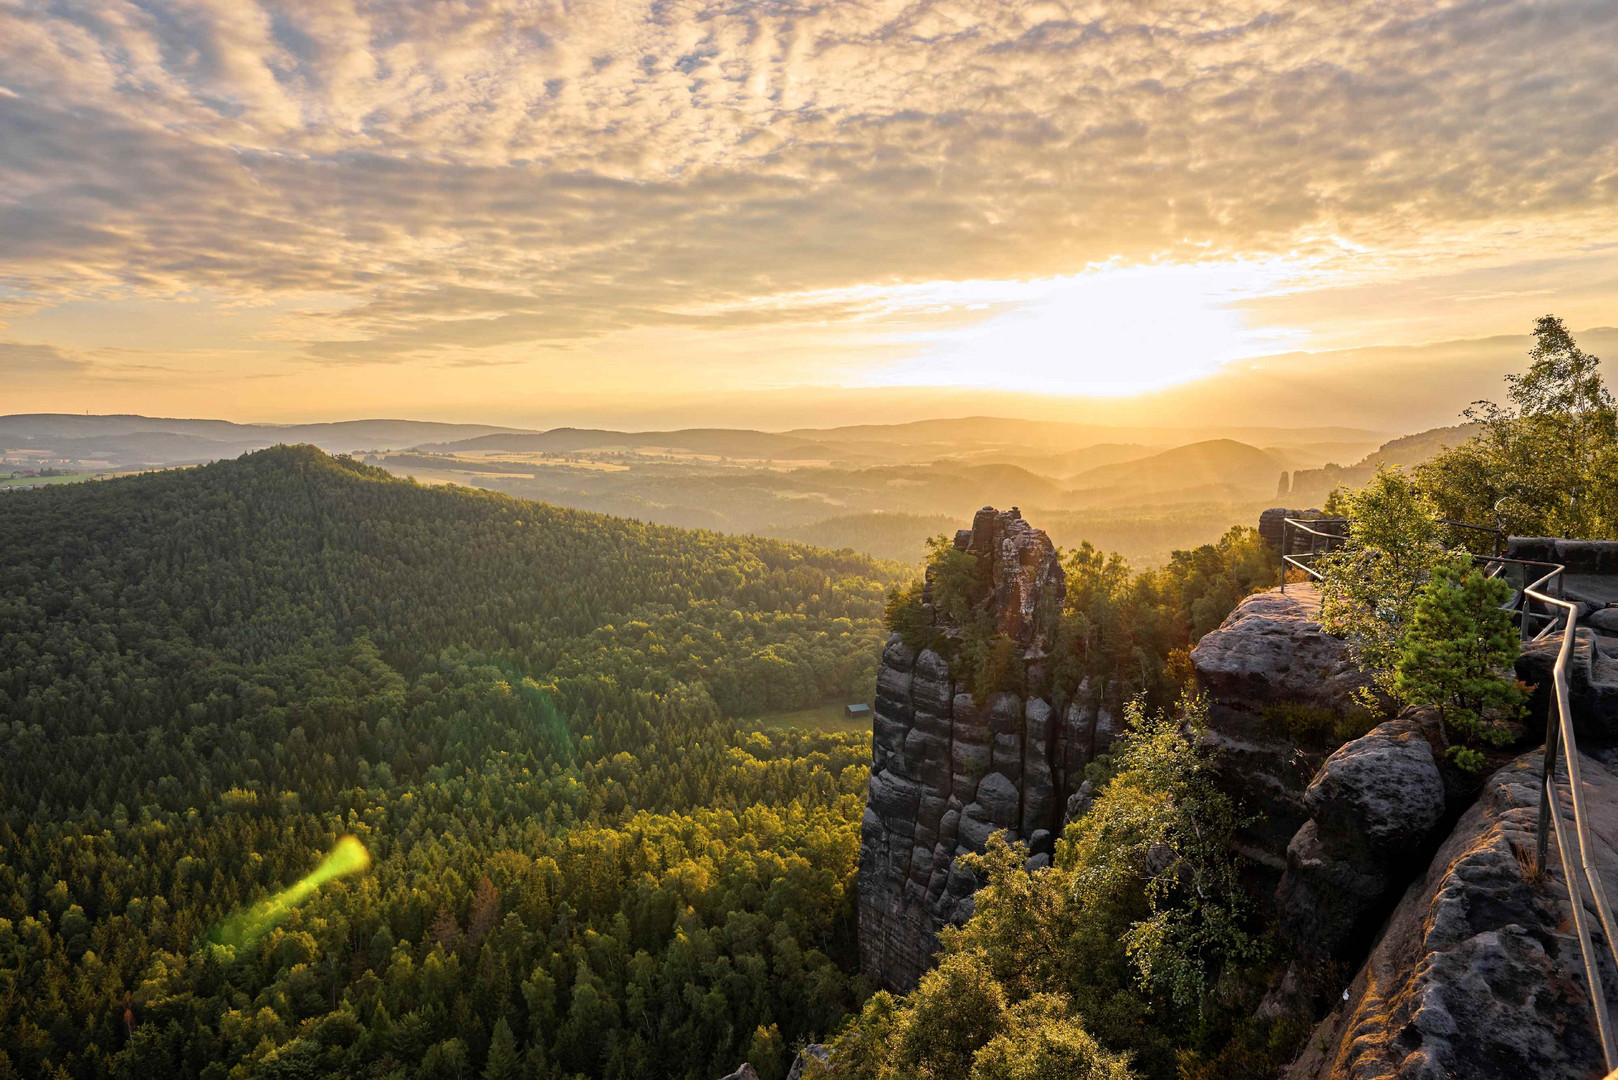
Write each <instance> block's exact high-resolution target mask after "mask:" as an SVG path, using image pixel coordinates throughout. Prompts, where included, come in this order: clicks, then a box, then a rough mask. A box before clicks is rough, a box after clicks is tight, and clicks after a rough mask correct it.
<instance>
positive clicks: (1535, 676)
mask: <svg viewBox="0 0 1618 1080" xmlns="http://www.w3.org/2000/svg"><path fill="white" fill-rule="evenodd" d="M1608 610H1612V609H1608ZM1601 614H1603V615H1605V614H1606V611H1603V612H1602V613H1601ZM1611 640H1612V639H1609V638H1605V637H1603V636H1598V634H1597V633H1596V631H1595V630H1593V629H1590V628H1586V627H1582V626H1581V627H1579V628H1578V629H1576V630H1575V631H1574V646H1573V655H1571V656H1569V657H1568V665H1567V683H1568V699H1569V703H1570V704H1571V705H1572V707H1573V730H1574V734H1575V735H1576V736H1577V737H1578V738H1579V739H1581V740H1583V739H1597V740H1601V741H1604V742H1605V741H1612V740H1618V656H1615V655H1609V654H1608V651H1607V650H1606V649H1604V648H1603V645H1604V644H1606V643H1607V642H1609V641H1611ZM1561 648H1562V635H1561V633H1560V631H1558V632H1557V633H1555V634H1552V635H1551V636H1550V637H1548V638H1545V639H1544V640H1543V641H1535V642H1531V643H1530V644H1527V645H1524V646H1523V651H1522V655H1520V656H1518V657H1517V678H1519V679H1521V680H1522V681H1523V682H1525V683H1528V684H1529V685H1530V686H1533V687H1534V693H1533V695H1532V697H1530V699H1529V702H1528V715H1529V716H1530V718H1531V721H1530V722H1531V724H1532V725H1533V726H1534V728H1535V729H1536V730H1538V731H1543V730H1544V727H1545V719H1546V717H1547V715H1549V712H1550V708H1551V689H1552V687H1553V686H1554V685H1555V682H1554V677H1553V673H1554V671H1555V668H1556V655H1557V653H1558V652H1560V651H1561Z"/></svg>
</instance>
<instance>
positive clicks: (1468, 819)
mask: <svg viewBox="0 0 1618 1080" xmlns="http://www.w3.org/2000/svg"><path fill="white" fill-rule="evenodd" d="M1540 762H1541V754H1540V752H1539V751H1533V752H1530V753H1528V754H1525V755H1523V756H1522V757H1521V758H1519V759H1517V760H1516V761H1515V762H1514V763H1512V764H1511V765H1509V766H1507V767H1506V768H1503V769H1501V770H1499V771H1498V772H1496V773H1495V774H1494V775H1492V776H1491V777H1490V778H1489V779H1488V781H1487V782H1486V784H1485V785H1484V790H1483V793H1482V795H1481V796H1480V798H1479V799H1478V800H1477V802H1476V804H1475V805H1473V806H1472V808H1471V809H1469V810H1468V811H1467V812H1466V813H1465V814H1464V815H1463V816H1462V818H1461V820H1460V822H1459V823H1458V824H1457V825H1456V827H1455V829H1454V831H1453V832H1452V833H1451V834H1450V836H1449V838H1448V839H1447V840H1446V841H1444V843H1443V845H1442V846H1441V847H1440V849H1439V850H1438V853H1437V855H1436V856H1435V857H1434V858H1433V860H1432V863H1431V866H1430V868H1429V869H1428V870H1427V872H1426V873H1425V874H1424V875H1423V876H1422V877H1420V878H1419V879H1418V880H1416V881H1415V882H1414V883H1412V884H1411V886H1410V888H1409V890H1408V891H1407V892H1406V893H1405V894H1404V898H1403V899H1402V900H1401V901H1400V902H1399V904H1398V907H1397V908H1396V910H1395V911H1394V912H1393V915H1392V917H1391V919H1390V920H1389V921H1388V923H1387V926H1386V927H1385V928H1384V929H1383V931H1382V934H1381V936H1380V938H1379V939H1378V940H1377V943H1376V946H1375V948H1374V949H1373V950H1372V952H1371V954H1370V957H1369V959H1368V960H1367V961H1366V963H1365V965H1364V967H1363V968H1362V969H1361V970H1360V972H1359V974H1358V975H1357V976H1356V977H1355V979H1354V980H1353V983H1352V984H1351V985H1350V986H1349V988H1348V990H1347V991H1346V992H1345V995H1344V1000H1343V1002H1342V1004H1341V1005H1340V1006H1339V1007H1338V1008H1337V1009H1336V1011H1334V1012H1333V1013H1332V1014H1331V1015H1330V1016H1328V1017H1327V1018H1326V1019H1325V1020H1324V1021H1322V1023H1321V1024H1320V1025H1319V1027H1318V1028H1317V1029H1316V1031H1315V1032H1314V1034H1313V1035H1312V1036H1311V1038H1310V1039H1309V1041H1308V1043H1307V1045H1306V1047H1305V1049H1304V1052H1303V1054H1302V1056H1301V1057H1300V1058H1299V1059H1298V1060H1297V1061H1296V1062H1295V1063H1294V1064H1293V1066H1292V1067H1291V1069H1290V1070H1289V1071H1288V1072H1287V1074H1286V1075H1287V1077H1288V1080H1328V1078H1330V1080H1336V1078H1338V1077H1353V1078H1354V1080H1384V1078H1386V1080H1393V1078H1395V1077H1397V1078H1405V1077H1410V1078H1425V1077H1445V1076H1455V1077H1462V1076H1464V1077H1468V1078H1475V1080H1507V1078H1511V1080H1519V1078H1523V1077H1534V1078H1536V1080H1548V1078H1563V1077H1565V1078H1568V1080H1573V1078H1581V1080H1582V1078H1585V1077H1599V1076H1601V1075H1603V1073H1604V1071H1605V1070H1604V1068H1603V1066H1602V1059H1601V1049H1600V1045H1599V1043H1598V1042H1597V1039H1596V1035H1595V1031H1594V1027H1593V1023H1592V1021H1591V1018H1590V1016H1591V1013H1590V1008H1589V1004H1588V999H1587V997H1586V994H1587V991H1586V989H1585V983H1584V978H1583V974H1582V967H1581V960H1580V951H1579V946H1578V943H1577V940H1576V939H1575V938H1574V936H1573V931H1572V924H1571V913H1570V910H1569V907H1568V903H1569V901H1568V896H1567V891H1566V889H1565V883H1564V882H1563V881H1562V880H1561V871H1560V867H1559V864H1558V862H1557V856H1556V854H1555V845H1554V841H1552V848H1551V856H1550V860H1549V861H1550V863H1551V866H1552V868H1553V872H1551V873H1549V874H1546V875H1545V876H1544V877H1543V878H1541V879H1540V880H1539V881H1537V882H1532V883H1531V882H1530V881H1528V880H1525V873H1524V868H1523V861H1524V859H1525V857H1526V854H1527V853H1528V852H1531V851H1532V850H1533V846H1534V830H1535V824H1536V815H1537V809H1538V804H1539V789H1538V785H1537V778H1538V770H1539V767H1540ZM1581 767H1582V769H1583V772H1584V777H1585V788H1584V794H1585V799H1586V800H1587V802H1588V805H1589V808H1590V810H1591V812H1592V817H1593V818H1594V819H1595V821H1594V822H1593V828H1592V833H1593V836H1594V839H1595V843H1596V845H1597V847H1598V848H1599V849H1600V850H1599V853H1598V854H1599V859H1598V862H1599V864H1600V865H1601V866H1602V867H1604V868H1611V869H1610V870H1609V871H1608V872H1609V873H1611V872H1612V871H1613V870H1618V848H1615V847H1614V837H1618V775H1615V774H1614V773H1613V772H1612V771H1611V770H1609V769H1608V768H1607V767H1605V766H1603V765H1601V764H1600V763H1599V762H1598V761H1596V760H1595V759H1593V758H1590V757H1584V758H1583V759H1582V766H1581ZM1563 807H1564V814H1565V816H1566V817H1568V819H1569V824H1570V826H1571V811H1570V810H1568V808H1567V806H1566V801H1565V798H1564V803H1563ZM1607 888H1608V890H1609V892H1611V891H1614V890H1618V874H1614V875H1613V876H1610V877H1609V878H1608V880H1607ZM1602 974H1603V979H1604V981H1605V984H1606V987H1607V991H1608V998H1609V1002H1610V1004H1611V1007H1613V1008H1615V1009H1618V972H1613V971H1612V970H1610V968H1604V970H1603V972H1602Z"/></svg>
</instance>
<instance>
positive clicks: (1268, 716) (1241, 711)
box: [1191, 585, 1368, 898]
mask: <svg viewBox="0 0 1618 1080" xmlns="http://www.w3.org/2000/svg"><path fill="white" fill-rule="evenodd" d="M1319 610H1320V594H1319V592H1318V591H1317V590H1315V589H1314V588H1313V587H1312V586H1307V585H1289V586H1287V591H1286V592H1285V593H1284V594H1283V593H1281V592H1279V591H1278V590H1271V591H1269V592H1263V593H1255V594H1254V595H1252V596H1249V597H1247V598H1246V599H1245V600H1243V601H1242V602H1241V603H1240V604H1238V605H1237V606H1236V609H1235V610H1234V611H1232V612H1231V613H1230V615H1229V616H1228V617H1227V618H1226V619H1225V621H1224V622H1223V623H1222V624H1221V625H1220V626H1219V628H1218V629H1216V630H1214V631H1213V632H1211V633H1209V634H1207V635H1205V636H1204V637H1203V639H1202V640H1201V641H1200V642H1198V643H1197V647H1196V648H1195V649H1193V650H1191V663H1192V665H1193V666H1194V667H1195V669H1196V673H1197V680H1198V682H1199V683H1200V684H1201V685H1202V687H1203V689H1205V690H1206V691H1207V692H1208V695H1209V712H1208V730H1207V731H1206V732H1204V733H1203V735H1202V739H1201V747H1202V749H1203V750H1204V751H1205V752H1207V753H1208V754H1209V755H1210V759H1211V761H1212V763H1213V765H1214V768H1215V771H1216V774H1217V776H1218V778H1219V782H1220V786H1221V787H1222V788H1224V789H1225V790H1226V791H1228V792H1230V793H1231V794H1232V795H1234V796H1236V797H1237V798H1238V799H1239V800H1240V801H1241V802H1242V803H1243V805H1244V806H1245V807H1246V808H1247V810H1248V812H1249V813H1256V814H1261V815H1262V818H1261V820H1260V821H1258V822H1256V823H1255V824H1254V825H1252V826H1251V827H1249V828H1248V829H1247V830H1246V831H1245V832H1244V834H1243V836H1242V843H1243V850H1242V854H1243V855H1245V856H1246V857H1247V859H1248V860H1249V862H1250V864H1251V866H1252V868H1253V872H1254V874H1255V876H1256V884H1255V892H1257V893H1258V894H1259V895H1260V897H1261V898H1262V897H1264V896H1266V895H1267V894H1268V893H1269V892H1270V891H1271V890H1273V889H1274V886H1275V885H1276V883H1277V881H1278V880H1279V878H1280V875H1281V873H1282V871H1283V870H1285V868H1286V852H1287V847H1288V844H1289V843H1290V842H1291V840H1292V837H1293V835H1294V834H1296V833H1297V831H1298V829H1300V828H1301V827H1302V826H1303V824H1304V822H1305V821H1306V820H1308V817H1309V812H1308V808H1307V806H1306V805H1305V803H1304V789H1305V786H1306V785H1307V784H1308V783H1309V781H1310V779H1311V777H1312V776H1313V775H1314V772H1315V768H1316V766H1318V764H1319V763H1320V760H1321V759H1323V758H1324V757H1325V755H1326V754H1328V753H1330V752H1331V750H1333V749H1334V748H1335V745H1336V744H1335V743H1333V742H1331V741H1330V740H1329V738H1326V739H1323V740H1321V741H1317V742H1311V741H1310V738H1309V737H1308V736H1307V734H1306V735H1305V736H1304V737H1303V738H1302V739H1301V740H1300V736H1299V735H1298V734H1297V733H1296V732H1295V731H1289V730H1287V728H1286V725H1285V724H1284V723H1282V722H1281V720H1280V719H1279V718H1278V711H1281V710H1289V711H1290V715H1291V716H1294V717H1296V716H1299V715H1302V716H1304V717H1305V718H1306V719H1310V720H1313V721H1314V722H1315V726H1319V727H1324V728H1326V729H1330V728H1331V727H1332V721H1334V720H1338V719H1341V718H1342V717H1343V716H1345V715H1346V714H1347V713H1348V712H1349V711H1350V710H1352V709H1353V708H1354V707H1355V705H1354V692H1355V691H1356V690H1357V689H1359V688H1360V687H1362V686H1366V685H1368V680H1367V679H1366V677H1365V676H1364V675H1363V674H1362V673H1361V672H1360V670H1359V669H1358V668H1357V667H1356V666H1355V664H1354V661H1353V659H1352V658H1351V657H1350V656H1349V652H1348V647H1347V645H1345V644H1344V643H1343V642H1342V641H1341V640H1340V639H1338V638H1335V637H1332V636H1331V635H1329V634H1327V633H1325V632H1324V631H1323V630H1322V629H1321V627H1320V622H1319ZM1294 726H1295V725H1294Z"/></svg>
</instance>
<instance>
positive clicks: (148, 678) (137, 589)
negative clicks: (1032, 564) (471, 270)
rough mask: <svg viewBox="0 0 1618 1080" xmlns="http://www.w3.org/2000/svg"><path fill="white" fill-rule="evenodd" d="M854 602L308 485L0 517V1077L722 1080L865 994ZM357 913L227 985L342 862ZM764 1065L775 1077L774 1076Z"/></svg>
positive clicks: (874, 581)
mask: <svg viewBox="0 0 1618 1080" xmlns="http://www.w3.org/2000/svg"><path fill="white" fill-rule="evenodd" d="M888 584H890V582H889V578H888V572H887V571H886V570H885V569H884V567H883V566H881V565H879V564H875V563H872V562H871V561H869V560H867V559H863V558H858V557H851V556H838V555H832V554H829V553H827V552H823V551H817V550H815V549H812V548H806V547H801V546H796V545H788V544H783V543H778V542H774V541H765V540H751V539H734V538H723V537H719V536H717V535H713V534H705V533H695V532H686V531H681V530H676V529H670V528H662V527H654V526H646V525H641V524H638V523H635V522H631V521H626V520H620V519H613V518H607V517H602V516H599V515H594V514H587V513H579V512H574V511H567V510H557V509H553V508H550V507H548V506H544V505H540V504H534V503H524V502H518V501H516V500H513V499H510V498H507V497H504V496H496V495H487V494H481V493H473V492H468V491H465V490H446V489H429V488H423V487H419V486H417V485H415V484H412V483H408V482H403V481H399V480H395V479H391V478H388V477H387V476H386V474H384V473H381V472H380V471H378V470H374V469H370V468H367V467H365V466H363V465H359V464H357V463H354V462H352V461H347V460H343V459H333V458H328V457H326V456H325V455H323V454H320V453H319V452H317V451H314V450H312V449H308V448H278V449H274V450H269V451H264V452H261V453H258V454H254V455H252V456H250V457H247V458H243V459H240V460H238V461H233V462H227V463H222V464H218V465H212V466H207V467H204V468H200V469H195V470H188V471H180V472H167V473H156V474H150V475H146V476H142V477H137V478H133V479H128V480H122V481H117V482H108V483H104V484H97V485H85V486H82V487H80V488H77V489H59V490H55V491H45V492H38V493H25V494H19V495H13V496H9V497H8V500H7V502H6V505H5V508H4V512H3V513H0V657H3V662H0V793H3V794H0V807H3V811H0V1076H24V1077H94V1076H103V1075H109V1074H110V1075H114V1076H127V1077H186V1076H195V1077H225V1076H255V1077H302V1076H378V1077H381V1076H422V1077H429V1076H432V1077H437V1076H443V1077H458V1076H472V1075H486V1076H490V1077H515V1076H551V1075H568V1074H575V1073H577V1074H584V1075H588V1076H621V1077H644V1076H654V1075H666V1076H692V1077H703V1078H705V1080H709V1078H711V1077H713V1076H718V1075H721V1074H723V1073H725V1072H728V1071H729V1070H730V1069H732V1068H734V1067H735V1063H736V1062H737V1061H738V1060H740V1059H741V1058H742V1057H744V1056H748V1055H752V1056H753V1057H754V1058H755V1060H759V1061H763V1062H766V1063H767V1062H769V1061H771V1060H778V1059H780V1058H782V1057H784V1056H785V1055H786V1054H787V1051H788V1048H789V1047H790V1046H791V1045H792V1044H794V1043H796V1042H800V1041H802V1040H803V1039H805V1038H806V1037H810V1036H816V1035H824V1034H825V1033H827V1032H828V1031H830V1030H831V1029H832V1028H833V1027H834V1026H835V1025H836V1024H837V1022H838V1021H839V1019H840V1018H841V1016H842V1015H843V1012H844V1010H846V1009H848V1008H851V1007H852V1006H853V1005H855V1004H856V1001H857V998H858V997H859V995H860V992H861V988H860V987H859V985H858V984H857V982H856V981H855V977H854V976H853V975H852V973H853V972H854V971H855V970H856V968H857V963H856V956H855V951H854V942H853V937H852V920H851V918H850V917H849V916H850V912H851V910H852V886H853V873H854V868H855V861H856V857H857V850H858V827H859V819H860V808H861V805H862V802H863V790H864V780H865V775H866V774H865V765H866V758H867V757H868V750H867V748H866V745H867V744H866V741H865V740H864V739H861V738H858V737H855V736H849V735H826V734H808V733H806V734H791V735H777V736H771V735H766V734H761V733H758V732H756V731H755V732H751V733H748V732H746V731H745V730H744V728H743V727H742V726H739V725H738V723H737V721H736V719H735V718H736V717H742V716H747V715H751V714H755V713H757V712H759V711H762V710H772V709H787V708H793V707H798V706H801V705H805V704H810V703H813V702H817V701H820V700H822V699H824V698H826V697H828V696H830V695H840V696H842V695H850V694H854V695H859V696H864V695H865V694H867V693H868V686H869V684H870V683H871V681H872V679H873V677H874V667H875V663H876V660H877V656H878V653H879V651H880V641H881V638H882V636H883V634H884V633H885V631H883V630H882V629H881V627H880V622H879V620H880V615H881V610H882V603H883V593H884V590H885V588H886V587H887V586H888ZM345 834H352V835H354V836H356V837H358V838H359V839H360V840H361V842H362V843H363V844H364V845H365V846H366V847H367V849H368V850H369V851H370V853H371V855H372V857H373V859H374V864H373V867H372V870H371V872H370V873H369V874H367V875H364V876H361V877H355V878H349V879H346V880H342V881H337V882H333V883H331V884H328V885H326V886H325V887H324V888H323V889H322V890H320V891H319V892H318V893H317V894H316V895H315V896H314V897H313V898H312V899H311V900H309V901H308V902H307V903H305V904H304V905H303V906H301V907H300V908H298V909H296V910H295V911H293V912H292V913H291V915H290V917H288V918H287V919H286V920H285V921H284V922H283V923H282V924H281V925H279V926H277V927H276V928H274V929H273V930H271V931H270V932H269V933H268V934H266V935H265V936H263V937H262V938H261V939H260V940H258V941H257V942H255V943H253V944H251V945H250V946H241V947H235V948H233V947H231V946H228V945H222V944H215V943H212V942H210V940H209V939H210V930H211V929H212V928H214V927H216V926H217V925H218V924H220V923H221V922H222V921H223V920H225V919H226V918H227V916H228V915H229V914H230V913H231V912H232V911H233V910H235V909H237V908H238V907H241V906H243V905H246V904H249V903H251V902H253V901H255V900H257V899H260V898H262V897H263V896H264V895H265V894H267V893H270V892H273V891H275V890H277V889H279V888H281V887H282V886H284V885H287V884H289V883H291V882H293V881H295V880H296V879H298V878H299V877H301V876H302V875H304V874H305V873H307V872H308V871H309V870H310V869H312V868H313V866H314V865H315V863H316V862H317V861H318V860H319V858H320V856H321V855H322V854H324V853H325V852H326V851H327V850H328V849H329V848H331V846H332V845H333V843H334V842H335V841H336V840H337V839H338V838H339V837H340V836H342V835H345ZM772 1055H773V1058H772Z"/></svg>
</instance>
